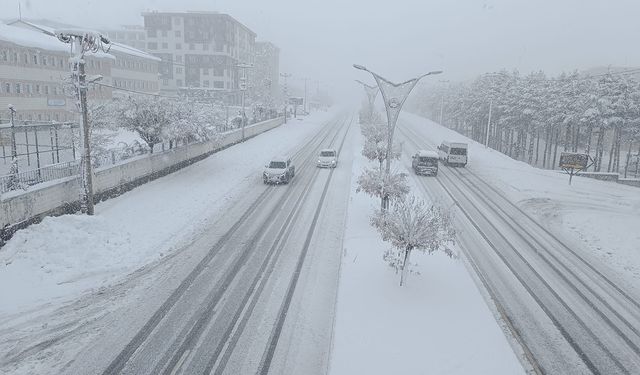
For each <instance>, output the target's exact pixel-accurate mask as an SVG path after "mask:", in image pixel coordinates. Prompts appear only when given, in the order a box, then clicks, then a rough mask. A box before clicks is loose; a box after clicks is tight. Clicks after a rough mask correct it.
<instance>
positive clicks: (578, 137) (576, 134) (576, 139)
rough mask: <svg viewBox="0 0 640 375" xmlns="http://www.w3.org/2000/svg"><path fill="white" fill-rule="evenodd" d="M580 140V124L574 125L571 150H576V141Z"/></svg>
mask: <svg viewBox="0 0 640 375" xmlns="http://www.w3.org/2000/svg"><path fill="white" fill-rule="evenodd" d="M579 142H580V125H579V124H578V125H576V131H575V134H574V137H573V147H572V148H571V151H573V152H578V143H579Z"/></svg>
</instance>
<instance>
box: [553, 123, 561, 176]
mask: <svg viewBox="0 0 640 375" xmlns="http://www.w3.org/2000/svg"><path fill="white" fill-rule="evenodd" d="M560 131H561V130H560V128H557V129H556V139H555V145H554V146H553V163H551V169H556V158H557V156H558V140H559V139H558V138H560Z"/></svg>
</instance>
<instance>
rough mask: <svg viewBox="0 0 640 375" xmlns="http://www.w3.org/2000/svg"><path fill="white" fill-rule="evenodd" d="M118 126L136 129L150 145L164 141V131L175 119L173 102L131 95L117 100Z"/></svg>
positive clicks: (151, 148) (150, 148)
mask: <svg viewBox="0 0 640 375" xmlns="http://www.w3.org/2000/svg"><path fill="white" fill-rule="evenodd" d="M117 106H118V114H119V115H118V126H119V127H122V128H124V129H127V130H131V131H134V132H136V133H137V134H138V136H139V137H140V138H142V140H143V141H145V143H146V144H147V146H149V150H150V152H151V153H153V146H154V145H156V144H158V143H160V142H162V136H163V133H164V132H165V131H166V130H167V129H168V128H169V126H170V125H171V122H172V120H173V118H172V116H173V112H172V109H173V107H174V105H173V103H172V102H171V101H170V100H168V99H165V98H161V97H149V96H146V95H139V96H130V97H128V98H126V99H119V100H117Z"/></svg>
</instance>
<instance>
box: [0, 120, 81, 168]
mask: <svg viewBox="0 0 640 375" xmlns="http://www.w3.org/2000/svg"><path fill="white" fill-rule="evenodd" d="M2 121H4V120H2ZM77 129H78V125H77V124H75V123H71V122H65V123H60V122H32V121H15V126H14V127H13V129H12V127H11V125H10V124H8V123H0V176H1V175H5V174H8V173H9V170H10V168H11V163H12V144H13V142H14V139H15V145H16V152H17V156H18V169H19V170H21V171H26V170H30V169H38V168H41V167H43V166H46V165H49V164H58V163H64V162H69V161H73V160H75V159H76V151H77V150H76V146H77V144H78V139H77V138H78V136H79V132H78V131H77Z"/></svg>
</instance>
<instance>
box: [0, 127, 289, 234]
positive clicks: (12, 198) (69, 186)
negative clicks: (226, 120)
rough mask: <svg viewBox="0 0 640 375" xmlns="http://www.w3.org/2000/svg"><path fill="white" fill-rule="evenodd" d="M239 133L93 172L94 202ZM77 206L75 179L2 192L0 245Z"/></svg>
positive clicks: (249, 130)
mask: <svg viewBox="0 0 640 375" xmlns="http://www.w3.org/2000/svg"><path fill="white" fill-rule="evenodd" d="M282 122H283V119H282V118H277V119H273V120H268V121H264V122H261V123H257V124H254V125H251V126H248V127H246V128H245V137H246V138H251V137H254V136H256V135H258V134H261V133H263V132H265V131H268V130H271V129H273V128H275V127H277V126H280V125H281V124H282ZM241 138H242V131H241V130H240V129H236V130H233V131H230V132H227V133H225V134H223V135H222V138H221V139H219V140H217V141H207V142H201V143H194V144H190V145H188V146H184V147H180V148H176V149H173V150H168V151H165V152H159V153H155V154H152V155H144V156H141V157H138V158H134V159H129V160H127V161H125V162H123V163H121V164H116V165H113V166H108V167H104V168H100V169H97V170H96V171H95V177H94V192H95V195H96V196H95V198H96V201H102V200H105V199H108V198H111V197H114V196H118V195H120V194H122V193H123V192H126V191H128V190H131V189H133V188H134V187H136V186H139V185H141V184H144V183H146V182H148V181H151V180H154V179H156V178H158V177H162V176H165V175H167V174H170V173H172V172H175V171H176V170H179V169H181V168H184V167H186V166H188V165H190V164H193V163H195V162H197V161H200V160H202V159H204V158H206V157H208V156H209V155H211V154H213V153H215V152H217V151H219V150H222V149H224V148H226V147H229V146H231V145H233V144H236V143H238V142H240V140H241ZM79 207H80V185H79V178H78V177H69V178H66V179H60V180H56V181H49V182H45V183H42V184H39V185H35V186H32V187H30V188H29V190H26V191H13V192H10V193H6V194H4V195H3V196H2V198H1V199H0V246H1V245H2V244H3V243H4V241H6V240H8V239H9V238H10V237H11V235H13V233H14V232H15V231H16V230H18V229H21V228H24V227H26V226H28V225H30V224H32V223H35V222H38V221H40V220H41V219H42V218H43V217H44V216H50V215H61V214H65V213H71V212H76V211H77V210H78V209H79Z"/></svg>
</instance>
